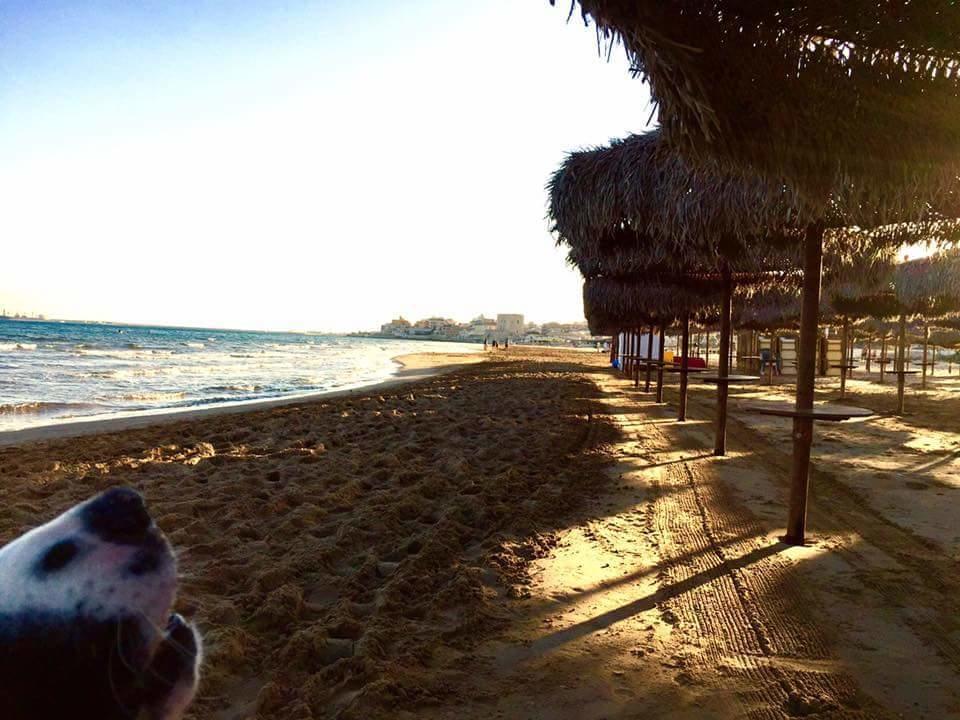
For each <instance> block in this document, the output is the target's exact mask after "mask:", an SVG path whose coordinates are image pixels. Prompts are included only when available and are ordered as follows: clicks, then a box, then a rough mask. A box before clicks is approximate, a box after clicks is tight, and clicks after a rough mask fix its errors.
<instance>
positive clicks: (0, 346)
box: [0, 342, 37, 352]
mask: <svg viewBox="0 0 960 720" xmlns="http://www.w3.org/2000/svg"><path fill="white" fill-rule="evenodd" d="M36 349H37V344H36V343H28V342H25V343H15V342H3V343H0V352H15V351H16V350H36Z"/></svg>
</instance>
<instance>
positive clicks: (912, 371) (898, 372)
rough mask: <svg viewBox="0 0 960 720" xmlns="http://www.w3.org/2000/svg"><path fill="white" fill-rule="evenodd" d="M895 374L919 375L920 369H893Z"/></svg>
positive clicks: (892, 371)
mask: <svg viewBox="0 0 960 720" xmlns="http://www.w3.org/2000/svg"><path fill="white" fill-rule="evenodd" d="M890 372H891V373H892V374H894V375H919V374H920V371H919V370H891V371H890Z"/></svg>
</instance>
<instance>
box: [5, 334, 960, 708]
mask: <svg viewBox="0 0 960 720" xmlns="http://www.w3.org/2000/svg"><path fill="white" fill-rule="evenodd" d="M605 361H606V357H605V356H604V355H602V354H590V353H571V352H564V351H551V350H533V349H527V348H511V349H510V351H508V352H506V353H504V352H502V351H501V352H489V353H486V354H484V355H483V356H481V357H480V358H472V360H471V362H472V364H464V365H459V366H455V367H452V368H451V367H447V368H445V369H444V372H442V373H440V374H436V375H432V376H428V377H419V378H417V377H415V376H413V375H412V374H413V373H422V374H426V373H430V372H432V370H431V368H435V367H436V365H437V364H438V363H439V362H440V361H439V359H438V358H416V359H409V360H406V361H405V367H406V369H407V371H408V373H410V374H411V375H410V376H409V378H408V379H407V381H406V382H404V383H403V384H402V385H394V386H390V387H378V388H374V389H369V390H366V391H359V392H355V393H351V394H349V395H346V396H340V397H331V398H323V399H319V400H315V401H312V402H300V403H296V404H291V405H285V406H282V407H272V408H264V409H259V410H253V411H248V412H243V413H227V414H224V413H221V414H217V415H210V416H203V417H195V418H193V419H191V420H176V421H169V422H165V423H163V424H159V425H154V426H150V427H143V428H131V429H128V430H125V431H122V432H116V433H111V434H97V435H86V436H82V437H74V438H62V439H56V440H45V441H42V442H32V443H28V444H25V445H22V446H20V447H8V448H3V449H0V541H5V540H7V539H9V538H11V537H13V536H15V535H16V534H17V533H19V532H21V531H22V530H23V529H25V528H27V527H30V526H32V525H35V524H37V523H38V522H41V521H43V520H45V519H47V518H49V517H52V516H53V515H55V514H56V513H58V512H60V511H61V510H63V509H64V508H66V507H67V506H69V505H70V504H72V503H73V502H76V501H77V500H80V499H83V498H84V497H86V496H88V495H90V494H92V493H94V492H96V491H98V490H101V489H103V488H105V487H108V486H110V485H115V484H128V485H133V486H134V487H137V488H139V489H140V490H142V491H143V492H144V494H145V496H146V497H147V500H148V502H149V504H150V506H151V509H152V510H153V512H154V514H155V515H156V517H157V519H158V522H159V524H160V525H161V527H162V528H163V529H164V530H165V531H166V532H167V533H168V535H169V537H170V539H171V541H172V542H173V543H174V545H175V546H176V547H177V549H178V551H179V552H180V553H181V566H182V572H183V583H182V588H181V599H180V603H179V609H180V610H181V611H182V612H184V613H185V614H187V615H189V616H191V617H193V618H195V619H196V620H197V622H198V623H199V624H200V626H201V628H202V630H203V632H204V635H205V637H206V642H207V649H208V656H207V659H206V663H205V670H204V679H203V683H202V686H201V692H200V695H199V697H198V699H197V702H196V703H195V705H194V707H193V708H192V710H191V712H190V715H189V717H191V718H196V719H198V720H199V719H201V718H202V719H203V720H207V719H211V718H223V719H238V720H239V719H243V720H246V719H248V718H263V719H266V718H280V719H291V720H293V719H296V720H305V719H308V718H332V717H343V718H421V717H422V718H437V719H439V718H457V719H458V720H459V719H462V718H477V719H479V718H489V717H498V718H517V719H518V720H519V719H520V718H559V719H561V720H566V719H570V720H573V719H574V718H578V719H579V718H594V719H597V720H599V719H600V718H634V717H665V718H728V717H749V718H757V719H759V718H787V717H800V716H809V717H817V718H828V717H829V718H868V717H870V718H872V717H881V718H886V717H891V718H893V717H917V718H920V717H927V718H942V717H955V716H960V626H958V623H960V570H958V567H957V552H958V542H960V530H958V528H960V525H958V524H957V523H956V522H953V521H952V519H953V518H955V517H956V512H954V511H953V508H955V507H956V505H957V503H956V500H957V496H956V492H957V483H958V480H957V477H958V476H957V473H958V472H960V465H958V462H960V450H958V442H960V412H958V410H960V407H958V405H960V395H958V394H957V393H956V390H957V389H960V388H958V387H956V386H957V385H958V384H960V380H954V379H949V380H948V379H944V380H936V381H934V385H935V386H936V389H931V390H930V391H929V392H928V393H927V394H926V395H921V394H919V393H918V392H917V391H915V390H911V391H909V392H908V397H907V407H908V409H909V410H911V414H910V415H907V416H906V417H904V418H892V417H887V416H883V417H879V418H877V419H875V420H872V421H869V422H865V423H859V424H855V425H853V424H851V425H843V426H825V427H822V428H820V429H819V430H818V433H817V438H816V441H815V443H816V444H815V447H814V471H813V475H812V483H811V505H810V530H811V536H812V538H813V542H812V543H811V545H810V546H808V547H804V548H791V547H787V546H785V545H783V544H781V543H779V542H778V540H777V536H778V534H779V533H782V529H783V522H784V520H785V517H786V493H787V489H788V477H789V461H790V442H789V425H788V424H786V423H784V422H782V421H780V420H777V419H771V418H764V419H759V418H757V417H753V416H749V415H745V414H744V413H742V412H740V411H738V410H736V409H735V408H736V406H737V404H738V403H739V401H740V399H742V398H750V399H753V398H756V397H762V398H765V399H766V398H773V397H777V396H782V397H784V398H787V397H789V395H790V392H791V388H790V387H786V386H774V387H773V388H767V387H762V386H761V387H749V388H743V389H735V390H734V391H733V396H734V397H733V399H732V408H733V410H732V416H731V421H730V427H729V442H728V445H729V449H730V453H729V456H728V457H726V458H714V457H712V456H711V455H710V454H709V450H710V449H711V448H712V420H713V415H714V402H713V390H712V389H711V388H708V387H706V386H704V385H701V384H699V383H696V382H695V381H694V382H692V383H691V390H692V396H691V403H690V409H689V418H690V419H689V421H688V422H686V423H677V422H675V421H674V420H673V418H674V416H675V397H676V389H675V388H676V386H675V380H674V381H673V382H674V384H672V385H671V386H669V388H668V392H667V398H666V399H667V400H668V402H669V403H670V404H668V405H656V404H654V403H653V402H652V397H651V395H649V394H643V393H639V392H637V391H635V390H634V389H633V387H632V383H629V382H628V381H626V380H624V379H622V378H620V377H617V376H615V375H614V374H613V373H612V372H610V371H609V370H608V369H607V368H606V367H605V365H606V362H605ZM443 363H444V364H449V363H450V361H448V360H444V361H443ZM410 378H413V379H410ZM954 378H956V376H954ZM818 384H819V386H820V387H819V389H818V393H819V397H821V398H823V399H830V398H833V397H835V396H836V393H837V390H836V386H837V381H836V380H824V381H818ZM850 390H851V397H850V398H848V399H847V400H846V401H845V402H846V403H847V404H855V405H857V404H859V405H867V406H870V407H874V408H875V409H879V410H885V409H888V408H889V407H892V404H893V402H894V397H895V393H894V389H893V388H892V387H889V386H888V387H886V388H880V387H878V386H876V384H875V383H871V382H865V381H863V380H859V379H855V380H854V381H853V382H852V383H851V385H850ZM955 396H956V397H957V398H958V399H954V398H955Z"/></svg>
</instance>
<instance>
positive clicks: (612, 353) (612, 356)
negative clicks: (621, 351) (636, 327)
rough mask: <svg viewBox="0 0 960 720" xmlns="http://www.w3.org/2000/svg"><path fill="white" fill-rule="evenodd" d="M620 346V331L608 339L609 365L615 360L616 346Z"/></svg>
mask: <svg viewBox="0 0 960 720" xmlns="http://www.w3.org/2000/svg"><path fill="white" fill-rule="evenodd" d="M619 344H620V331H619V330H617V331H616V332H615V333H614V334H613V337H612V338H611V339H610V365H613V361H614V360H616V359H617V345H619Z"/></svg>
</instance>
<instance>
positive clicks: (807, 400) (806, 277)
mask: <svg viewBox="0 0 960 720" xmlns="http://www.w3.org/2000/svg"><path fill="white" fill-rule="evenodd" d="M822 266H823V227H822V226H821V225H819V224H816V225H810V226H809V227H808V228H807V230H806V233H805V237H804V242H803V297H802V303H801V310H800V347H799V348H798V351H797V401H796V409H797V410H812V409H813V386H814V372H815V370H816V359H817V358H816V353H817V321H818V315H819V312H820V274H821V272H822ZM812 444H813V420H812V419H811V418H800V417H796V418H794V419H793V467H792V472H791V478H790V509H789V514H788V516H787V534H786V536H785V537H784V541H785V542H787V543H790V544H791V545H802V544H803V542H804V539H805V537H806V527H807V488H808V485H809V479H810V447H811V445H812Z"/></svg>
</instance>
